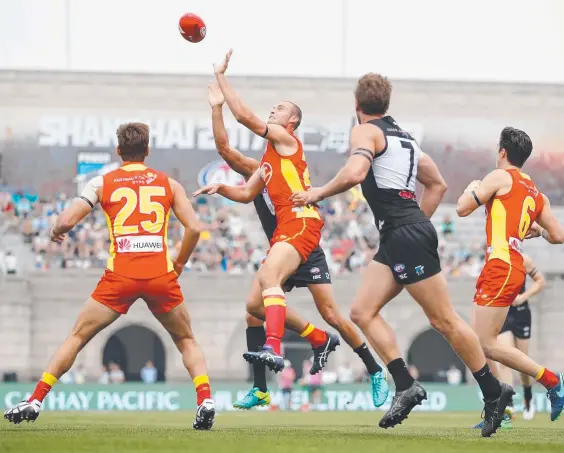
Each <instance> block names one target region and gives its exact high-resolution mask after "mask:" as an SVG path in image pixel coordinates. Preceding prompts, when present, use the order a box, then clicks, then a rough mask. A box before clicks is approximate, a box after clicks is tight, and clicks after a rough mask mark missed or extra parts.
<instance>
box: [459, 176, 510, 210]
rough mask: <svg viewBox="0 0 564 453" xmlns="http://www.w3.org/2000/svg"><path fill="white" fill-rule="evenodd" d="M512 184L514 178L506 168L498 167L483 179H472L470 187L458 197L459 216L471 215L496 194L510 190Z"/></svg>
mask: <svg viewBox="0 0 564 453" xmlns="http://www.w3.org/2000/svg"><path fill="white" fill-rule="evenodd" d="M512 185H513V180H512V179H511V176H510V175H509V173H507V172H506V171H505V170H501V169H496V170H494V171H492V172H491V173H489V174H488V175H487V176H486V177H485V178H484V179H483V180H482V181H472V182H471V183H470V184H468V187H467V188H466V190H464V193H463V194H462V195H461V196H460V198H459V199H458V203H457V205H456V213H457V214H458V216H459V217H466V216H469V215H470V214H472V213H473V212H474V211H475V210H476V209H478V207H480V206H481V205H483V204H484V203H487V202H488V201H489V200H490V199H491V198H492V197H494V196H495V195H496V194H499V195H503V194H505V193H507V192H509V190H511V186H512ZM502 192H503V193H502Z"/></svg>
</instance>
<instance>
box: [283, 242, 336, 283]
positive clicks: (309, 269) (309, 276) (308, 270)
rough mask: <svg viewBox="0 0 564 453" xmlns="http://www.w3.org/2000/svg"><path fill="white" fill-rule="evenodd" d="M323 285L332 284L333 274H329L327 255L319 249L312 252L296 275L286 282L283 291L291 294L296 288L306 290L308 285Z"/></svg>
mask: <svg viewBox="0 0 564 453" xmlns="http://www.w3.org/2000/svg"><path fill="white" fill-rule="evenodd" d="M322 283H331V274H329V266H327V260H326V259H325V253H324V252H323V250H322V249H321V247H317V248H316V249H315V250H314V251H313V252H311V255H309V258H308V259H307V261H306V262H305V263H304V264H302V265H301V266H300V267H298V269H297V270H296V272H295V273H294V275H292V276H291V277H290V278H289V279H288V280H286V283H284V285H283V289H284V291H286V292H290V291H292V289H294V288H305V287H306V286H308V285H317V284H322Z"/></svg>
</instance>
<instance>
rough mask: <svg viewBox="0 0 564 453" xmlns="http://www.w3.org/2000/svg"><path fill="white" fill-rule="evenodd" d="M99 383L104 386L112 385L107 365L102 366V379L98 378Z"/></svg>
mask: <svg viewBox="0 0 564 453" xmlns="http://www.w3.org/2000/svg"><path fill="white" fill-rule="evenodd" d="M98 383H99V384H104V385H106V384H109V383H110V373H109V372H108V369H107V368H106V366H105V365H102V369H101V373H100V377H99V378H98Z"/></svg>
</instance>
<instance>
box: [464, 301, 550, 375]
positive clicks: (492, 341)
mask: <svg viewBox="0 0 564 453" xmlns="http://www.w3.org/2000/svg"><path fill="white" fill-rule="evenodd" d="M508 310H509V308H508V307H482V306H479V305H474V310H473V312H472V324H473V327H474V330H475V331H476V333H477V334H478V337H479V339H480V343H481V344H482V348H483V349H484V352H485V354H486V356H487V357H488V358H490V359H492V360H495V361H496V362H499V363H501V364H503V365H506V366H508V367H509V368H512V369H514V370H517V371H520V372H521V373H525V374H528V375H529V376H532V377H536V376H537V375H538V374H539V373H540V371H541V370H542V369H543V367H541V366H540V365H539V364H537V363H536V362H535V361H534V360H533V359H531V358H530V357H529V356H527V355H526V354H524V353H523V352H522V351H520V350H519V349H517V348H516V347H514V346H510V345H504V344H503V343H500V342H499V341H498V340H497V334H498V332H499V331H500V329H501V327H502V326H503V323H504V322H505V318H506V317H507V312H508Z"/></svg>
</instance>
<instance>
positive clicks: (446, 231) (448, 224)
mask: <svg viewBox="0 0 564 453" xmlns="http://www.w3.org/2000/svg"><path fill="white" fill-rule="evenodd" d="M441 231H442V233H443V236H444V237H445V239H447V238H449V237H451V236H452V235H453V234H454V223H452V220H450V216H449V215H445V216H444V218H443V221H442V223H441Z"/></svg>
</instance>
